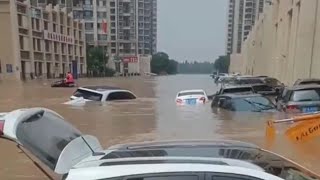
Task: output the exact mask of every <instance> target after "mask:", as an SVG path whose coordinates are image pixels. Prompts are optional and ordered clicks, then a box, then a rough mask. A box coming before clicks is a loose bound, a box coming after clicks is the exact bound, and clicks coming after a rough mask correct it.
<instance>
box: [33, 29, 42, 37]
mask: <svg viewBox="0 0 320 180" xmlns="http://www.w3.org/2000/svg"><path fill="white" fill-rule="evenodd" d="M32 36H34V37H38V38H42V37H43V33H42V32H38V31H34V30H33V32H32Z"/></svg>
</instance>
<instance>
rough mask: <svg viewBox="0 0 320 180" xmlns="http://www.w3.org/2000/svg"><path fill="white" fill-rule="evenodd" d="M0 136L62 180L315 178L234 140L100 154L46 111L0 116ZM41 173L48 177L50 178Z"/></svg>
mask: <svg viewBox="0 0 320 180" xmlns="http://www.w3.org/2000/svg"><path fill="white" fill-rule="evenodd" d="M0 135H1V137H2V138H3V139H4V140H10V141H12V142H14V143H17V144H19V145H18V147H20V146H22V147H23V149H26V150H27V152H28V153H29V152H30V153H31V154H33V155H34V156H35V157H36V158H38V159H39V160H40V162H42V163H43V164H44V165H46V166H47V167H48V168H50V169H51V170H52V171H53V172H54V173H56V174H58V175H61V176H62V179H66V180H73V179H75V180H102V179H111V180H122V179H123V180H125V179H126V180H133V179H134V180H137V179H139V180H140V179H146V180H162V179H169V180H180V179H181V180H182V179H183V180H185V179H190V180H207V179H214V180H222V179H223V180H231V179H239V180H294V179H312V178H314V179H316V178H319V176H317V175H316V174H315V173H313V172H311V171H309V170H307V169H305V168H303V167H302V166H300V165H298V164H296V163H294V162H292V161H290V160H288V159H285V158H283V157H281V156H278V155H276V154H274V153H272V152H269V151H266V150H264V149H261V148H259V147H257V146H255V145H253V144H249V143H244V142H238V141H227V140H220V141H219V140H217V141H165V142H145V143H132V144H126V145H116V146H112V147H110V148H108V149H106V150H103V149H102V147H101V144H100V143H99V141H98V139H97V138H96V137H94V136H90V135H84V134H82V133H81V132H80V131H79V130H78V129H76V128H74V127H73V126H72V125H71V124H69V123H67V122H66V121H65V120H64V119H63V117H62V116H60V115H59V114H57V113H56V112H53V111H51V110H48V109H45V108H31V109H18V110H15V111H12V112H9V113H6V114H2V115H1V116H0ZM23 152H24V153H26V154H28V153H27V152H26V151H23ZM37 167H38V168H41V166H37ZM41 170H42V171H44V170H43V169H41ZM44 172H45V171H44ZM45 174H46V175H47V176H49V177H50V175H49V174H50V173H45ZM51 179H53V178H52V177H51Z"/></svg>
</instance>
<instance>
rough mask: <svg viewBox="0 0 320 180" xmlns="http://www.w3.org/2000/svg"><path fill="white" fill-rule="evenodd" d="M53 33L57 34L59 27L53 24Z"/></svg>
mask: <svg viewBox="0 0 320 180" xmlns="http://www.w3.org/2000/svg"><path fill="white" fill-rule="evenodd" d="M53 32H57V25H55V24H53Z"/></svg>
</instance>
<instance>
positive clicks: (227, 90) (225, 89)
mask: <svg viewBox="0 0 320 180" xmlns="http://www.w3.org/2000/svg"><path fill="white" fill-rule="evenodd" d="M239 93H240V94H243V93H245V94H253V93H255V92H254V89H253V88H252V86H250V85H222V86H221V88H220V90H219V91H218V92H217V93H216V95H222V94H239Z"/></svg>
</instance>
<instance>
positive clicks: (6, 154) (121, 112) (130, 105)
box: [0, 75, 320, 179]
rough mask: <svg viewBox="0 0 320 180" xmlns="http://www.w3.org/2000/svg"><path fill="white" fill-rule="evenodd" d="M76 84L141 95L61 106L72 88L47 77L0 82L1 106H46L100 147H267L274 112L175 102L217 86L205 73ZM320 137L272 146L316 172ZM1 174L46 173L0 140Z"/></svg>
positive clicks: (212, 90) (282, 141) (25, 175)
mask: <svg viewBox="0 0 320 180" xmlns="http://www.w3.org/2000/svg"><path fill="white" fill-rule="evenodd" d="M78 84H79V85H80V86H85V85H109V86H119V87H122V88H126V89H129V90H131V91H132V92H134V93H135V94H136V95H137V96H138V97H139V98H138V99H137V100H134V101H131V102H112V103H102V104H101V103H90V104H87V105H86V106H83V107H71V106H67V105H63V104H62V103H63V102H65V101H67V100H68V99H69V97H70V95H71V94H72V93H73V91H74V90H75V89H74V88H70V89H69V88H51V87H50V82H47V81H33V82H28V83H24V84H16V83H12V84H8V83H6V84H4V83H2V84H1V82H0V92H1V93H0V110H1V111H3V112H5V111H10V110H13V109H17V108H22V107H39V106H40V107H47V108H49V109H52V110H54V111H56V112H58V113H59V114H61V115H62V116H64V117H65V118H66V119H67V120H68V121H69V122H71V123H72V124H73V125H74V126H75V127H77V128H78V129H80V130H81V131H82V132H83V133H84V134H91V135H94V136H97V137H98V139H99V140H100V142H101V144H102V145H103V147H105V148H107V147H108V146H110V145H114V144H118V143H128V142H140V141H150V140H177V139H234V140H243V141H248V142H252V143H255V144H257V145H259V146H262V147H265V145H266V141H265V124H266V120H268V119H270V118H274V117H280V116H281V115H280V116H278V115H272V114H271V115H270V114H259V113H256V114H242V113H230V112H215V113H214V112H212V110H211V108H210V103H208V104H206V105H204V106H195V107H178V106H176V104H175V101H174V100H175V96H176V93H177V92H178V91H180V90H184V89H204V90H205V91H206V92H207V93H208V94H213V93H215V92H216V91H217V86H216V85H215V84H214V83H213V80H212V79H211V78H210V77H209V76H208V75H177V76H163V77H156V78H153V77H146V78H142V77H132V78H108V79H81V80H79V81H78ZM319 145H320V141H318V142H317V141H312V142H308V143H304V144H299V145H297V144H291V143H290V142H288V141H287V140H286V139H285V138H284V137H283V136H279V137H278V138H277V141H276V142H275V144H274V146H273V147H271V150H273V151H275V152H277V153H279V154H281V155H284V156H286V157H288V158H290V159H293V160H295V161H297V162H298V163H301V164H302V165H304V166H306V167H308V168H310V169H311V170H314V171H315V172H317V173H320V163H319V161H318V159H320V155H319V153H318V152H319V148H320V146H319ZM0 149H1V153H0V159H1V161H0V179H44V178H45V176H44V175H43V173H42V172H41V171H39V170H38V169H37V168H36V167H35V166H34V165H33V164H32V162H31V161H30V160H29V159H27V158H26V157H25V156H24V154H22V153H19V150H18V149H17V148H16V146H15V145H14V144H13V143H10V142H5V141H3V140H0Z"/></svg>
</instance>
